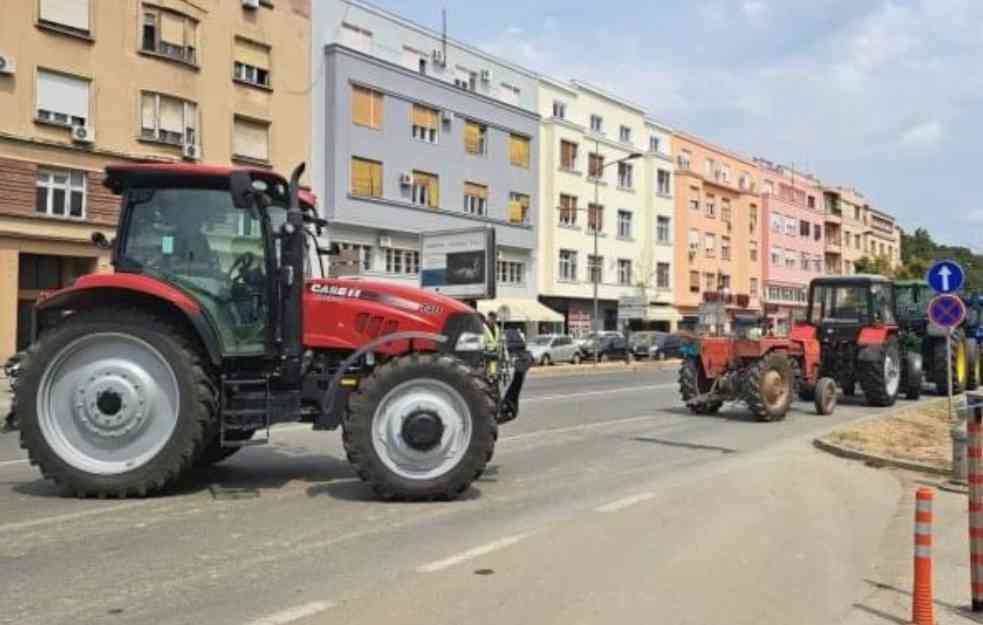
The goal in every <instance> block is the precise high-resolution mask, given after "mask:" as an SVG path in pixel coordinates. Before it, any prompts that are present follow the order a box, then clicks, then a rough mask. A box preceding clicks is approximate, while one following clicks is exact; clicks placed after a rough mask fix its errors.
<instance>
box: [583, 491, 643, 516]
mask: <svg viewBox="0 0 983 625" xmlns="http://www.w3.org/2000/svg"><path fill="white" fill-rule="evenodd" d="M653 497H655V493H639V494H637V495H632V496H631V497H625V498H624V499H618V500H617V501H612V502H611V503H607V504H604V505H603V506H600V507H598V508H595V511H596V512H617V511H618V510H624V509H625V508H627V507H629V506H634V505H635V504H636V503H642V502H643V501H648V500H649V499H652V498H653Z"/></svg>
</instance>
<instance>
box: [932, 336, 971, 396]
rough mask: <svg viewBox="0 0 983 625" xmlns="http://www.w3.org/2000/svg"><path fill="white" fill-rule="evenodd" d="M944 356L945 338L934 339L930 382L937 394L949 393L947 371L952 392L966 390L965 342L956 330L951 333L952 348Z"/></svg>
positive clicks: (956, 392) (956, 393)
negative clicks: (950, 378)
mask: <svg viewBox="0 0 983 625" xmlns="http://www.w3.org/2000/svg"><path fill="white" fill-rule="evenodd" d="M950 351H951V353H950V354H948V360H947V358H946V348H945V338H941V339H936V340H934V341H933V345H932V383H933V384H934V385H935V392H936V394H938V395H947V394H948V393H949V378H948V377H947V375H948V373H947V372H948V371H950V370H951V371H952V392H953V394H955V395H958V394H959V393H962V392H963V391H964V390H966V377H967V375H966V374H967V372H968V367H967V363H966V342H965V341H964V340H963V335H962V333H961V332H959V331H958V330H956V331H954V332H953V333H952V349H951V350H950Z"/></svg>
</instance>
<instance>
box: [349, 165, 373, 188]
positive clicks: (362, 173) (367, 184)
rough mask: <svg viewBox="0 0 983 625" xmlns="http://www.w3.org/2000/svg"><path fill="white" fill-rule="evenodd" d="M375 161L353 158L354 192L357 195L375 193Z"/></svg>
mask: <svg viewBox="0 0 983 625" xmlns="http://www.w3.org/2000/svg"><path fill="white" fill-rule="evenodd" d="M372 165H373V163H372V162H371V161H366V160H363V159H360V158H353V159H352V193H353V194H355V195H373V193H372V191H373V188H374V182H373V171H372Z"/></svg>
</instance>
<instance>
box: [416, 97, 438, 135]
mask: <svg viewBox="0 0 983 625" xmlns="http://www.w3.org/2000/svg"><path fill="white" fill-rule="evenodd" d="M439 119H440V112H439V111H437V110H436V109H432V108H428V107H426V106H420V105H419V104H414V105H413V119H412V122H413V138H414V139H417V140H418V141H426V142H427V143H437V136H438V132H437V127H438V121H439Z"/></svg>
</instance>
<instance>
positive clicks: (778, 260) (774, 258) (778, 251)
mask: <svg viewBox="0 0 983 625" xmlns="http://www.w3.org/2000/svg"><path fill="white" fill-rule="evenodd" d="M784 257H785V255H784V253H783V252H782V248H780V247H774V248H772V250H771V264H772V265H775V266H776V267H778V266H781V264H782V258H784Z"/></svg>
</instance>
